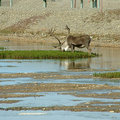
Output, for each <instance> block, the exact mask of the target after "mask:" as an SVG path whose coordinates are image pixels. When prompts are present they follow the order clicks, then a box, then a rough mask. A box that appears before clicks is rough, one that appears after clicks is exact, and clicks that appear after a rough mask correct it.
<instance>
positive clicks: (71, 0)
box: [71, 0, 73, 8]
mask: <svg viewBox="0 0 120 120" xmlns="http://www.w3.org/2000/svg"><path fill="white" fill-rule="evenodd" d="M71 8H73V0H71Z"/></svg>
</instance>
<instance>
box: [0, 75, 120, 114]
mask: <svg viewBox="0 0 120 120" xmlns="http://www.w3.org/2000/svg"><path fill="white" fill-rule="evenodd" d="M10 75H11V74H9V77H10ZM23 75H24V74H23ZM33 75H34V74H32V76H33ZM22 77H23V76H22ZM43 78H44V77H43ZM86 90H89V91H90V90H93V91H96V90H109V91H111V92H109V93H101V94H98V93H89V94H88V93H87V94H83V93H82V92H84V91H86ZM112 90H120V87H119V86H110V85H97V84H71V83H24V84H18V85H6V86H0V93H1V94H0V98H19V97H40V96H41V95H31V94H30V93H38V92H57V93H58V94H62V95H72V96H76V97H83V98H84V97H87V98H88V97H89V98H103V99H120V92H112ZM71 91H72V92H71ZM59 92H60V93H59ZM62 92H63V93H62ZM77 92H79V94H78V93H77ZM18 93H22V94H18ZM80 93H81V94H80ZM16 102H19V101H14V100H8V101H6V100H4V101H0V103H9V104H12V103H16ZM0 110H43V111H49V110H65V111H66V110H67V111H101V112H103V111H104V112H105V111H106V112H120V102H109V101H108V102H102V101H94V100H93V101H91V102H86V103H80V104H78V105H75V106H47V107H39V106H38V107H8V108H0Z"/></svg>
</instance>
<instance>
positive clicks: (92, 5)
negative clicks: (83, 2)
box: [90, 0, 94, 8]
mask: <svg viewBox="0 0 120 120" xmlns="http://www.w3.org/2000/svg"><path fill="white" fill-rule="evenodd" d="M90 2H91V8H94V0H91V1H90Z"/></svg>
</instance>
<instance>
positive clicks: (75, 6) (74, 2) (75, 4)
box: [74, 0, 76, 8]
mask: <svg viewBox="0 0 120 120" xmlns="http://www.w3.org/2000/svg"><path fill="white" fill-rule="evenodd" d="M74 8H76V0H74Z"/></svg>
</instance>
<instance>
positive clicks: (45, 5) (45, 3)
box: [43, 0, 47, 8]
mask: <svg viewBox="0 0 120 120" xmlns="http://www.w3.org/2000/svg"><path fill="white" fill-rule="evenodd" d="M43 1H44V8H46V7H47V0H43Z"/></svg>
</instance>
